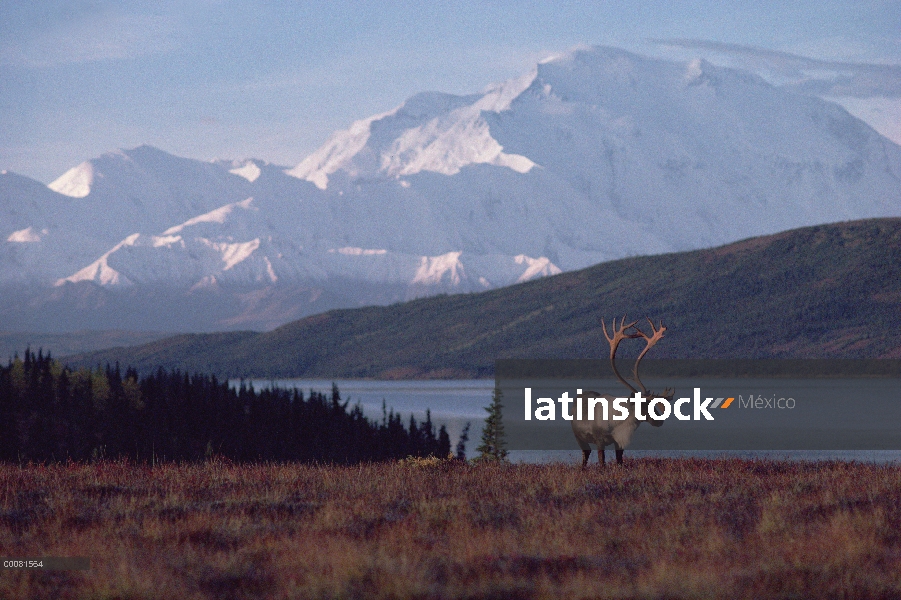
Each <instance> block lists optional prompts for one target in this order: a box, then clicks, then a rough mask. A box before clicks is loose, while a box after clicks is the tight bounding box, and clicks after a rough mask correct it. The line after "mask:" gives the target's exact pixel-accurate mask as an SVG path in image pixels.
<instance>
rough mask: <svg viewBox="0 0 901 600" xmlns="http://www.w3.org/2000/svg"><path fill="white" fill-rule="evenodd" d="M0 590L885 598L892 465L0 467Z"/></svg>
mask: <svg viewBox="0 0 901 600" xmlns="http://www.w3.org/2000/svg"><path fill="white" fill-rule="evenodd" d="M0 549H2V550H0V554H2V555H3V556H4V557H17V556H22V557H24V556H87V557H89V558H90V560H91V568H90V570H89V571H57V572H25V571H8V570H7V571H2V572H0V597H2V598H356V597H365V598H368V597H376V598H380V597H382V598H486V597H495V598H558V599H559V598H596V597H604V598H617V597H628V598H634V597H648V598H658V597H666V598H692V597H704V598H707V597H721V598H761V597H792V598H794V597H798V598H804V597H855V598H858V597H860V598H866V597H873V598H889V597H899V596H901V466H899V465H889V466H879V465H871V464H855V463H842V462H825V463H824V462H817V463H813V462H769V461H743V460H653V459H639V460H630V461H627V462H626V464H625V465H624V466H621V467H620V466H608V467H607V468H598V467H596V466H592V467H589V468H587V469H585V470H582V469H580V468H578V467H576V466H573V465H562V464H558V465H509V464H478V465H469V464H465V463H462V462H457V461H437V460H434V459H432V460H417V461H402V462H393V463H382V464H371V465H363V466H355V467H333V466H309V465H296V464H261V465H232V464H230V463H226V462H221V461H212V462H207V463H196V464H182V465H163V466H155V467H151V466H136V465H132V464H127V463H98V464H71V465H67V466H65V465H60V466H24V467H22V466H14V465H6V466H0Z"/></svg>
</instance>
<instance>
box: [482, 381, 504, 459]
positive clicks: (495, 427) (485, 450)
mask: <svg viewBox="0 0 901 600" xmlns="http://www.w3.org/2000/svg"><path fill="white" fill-rule="evenodd" d="M501 396H502V394H501V391H500V390H499V389H497V388H494V392H492V394H491V404H489V405H488V406H486V407H485V411H486V412H487V413H488V416H487V417H486V418H485V428H484V429H483V430H482V444H481V445H480V446H479V447H478V448H476V451H477V452H478V453H479V457H478V460H496V461H502V460H507V448H506V446H507V444H506V442H505V441H504V423H503V420H502V418H501V417H502V415H501V409H502V408H503V404H502V403H501Z"/></svg>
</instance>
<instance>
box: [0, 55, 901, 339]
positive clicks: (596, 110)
mask: <svg viewBox="0 0 901 600" xmlns="http://www.w3.org/2000/svg"><path fill="white" fill-rule="evenodd" d="M898 215H901V147H899V146H897V145H896V144H894V143H893V142H891V141H889V140H888V139H886V138H884V137H882V136H880V135H879V134H878V133H877V132H875V131H874V130H873V129H871V128H870V127H869V126H867V125H866V124H865V123H863V122H862V121H859V120H858V119H856V118H854V117H852V116H851V115H849V114H848V113H847V112H846V111H845V110H844V109H843V108H841V107H840V106H838V105H836V104H831V103H829V102H826V101H823V100H820V99H817V98H812V97H808V96H801V95H796V94H793V93H790V92H787V91H785V90H782V89H779V88H776V87H773V86H771V85H769V84H768V83H766V82H765V81H764V80H762V79H760V78H759V77H757V76H755V75H752V74H749V73H746V72H742V71H737V70H733V69H727V68H722V67H717V66H714V65H712V64H710V63H707V62H705V61H704V60H700V59H699V60H695V61H691V62H687V63H678V62H670V61H665V60H659V59H650V58H645V57H641V56H637V55H634V54H630V53H627V52H625V51H621V50H617V49H612V48H585V49H578V50H574V51H572V52H570V53H567V54H565V55H561V56H558V57H555V58H552V59H549V60H546V61H544V62H542V63H541V64H539V65H537V67H536V69H535V70H533V71H532V72H531V73H528V74H526V75H524V76H523V77H520V78H517V79H513V80H510V81H507V82H504V83H501V84H498V85H496V86H493V87H491V88H489V89H487V90H485V91H484V92H482V93H479V94H473V95H469V96H454V95H449V94H441V93H437V92H429V93H422V94H417V95H416V96H413V97H412V98H410V99H409V100H408V101H406V102H405V103H404V104H403V105H401V106H399V107H397V108H396V109H394V110H392V111H389V112H386V113H382V114H379V115H376V116H373V117H370V118H367V119H363V120H361V121H357V122H356V123H354V124H352V125H351V126H350V128H348V129H347V130H345V131H340V132H337V133H335V134H334V135H333V136H332V138H331V139H330V140H328V141H327V142H326V143H325V144H324V145H323V146H322V148H320V149H319V150H317V151H316V152H314V153H313V154H311V155H310V156H309V157H307V158H306V159H305V160H303V161H302V162H301V163H300V164H299V165H297V166H296V167H294V168H288V167H280V166H276V165H271V164H267V163H265V162H262V161H257V160H240V161H215V162H212V163H207V162H201V161H196V160H191V159H185V158H178V157H175V156H172V155H169V154H167V153H165V152H163V151H161V150H157V149H155V148H151V147H147V146H143V147H140V148H136V149H133V150H127V151H119V152H116V153H112V154H107V155H104V156H102V157H100V158H98V159H94V160H91V161H88V162H85V163H82V164H81V165H79V166H77V167H75V168H73V169H71V170H70V171H68V172H67V173H65V174H64V175H63V176H62V177H60V178H59V179H57V180H56V181H54V182H53V183H51V184H50V185H49V186H43V185H41V184H39V183H38V182H34V181H32V180H29V179H27V178H24V177H21V176H18V175H15V174H11V173H4V174H3V175H0V217H2V221H0V236H2V237H0V241H2V243H3V246H2V250H0V284H2V285H4V286H5V289H9V287H10V286H18V287H21V286H23V285H26V284H29V285H32V286H39V287H41V288H42V289H45V290H46V289H47V288H52V290H53V291H52V292H51V293H49V294H48V293H45V294H44V296H42V297H41V298H44V299H42V300H40V301H35V300H29V302H30V305H31V306H34V307H38V308H40V307H44V308H45V309H46V307H47V306H48V305H47V302H51V303H53V302H55V303H56V304H54V306H57V305H61V303H63V304H64V303H66V302H68V303H70V304H71V303H72V302H73V298H78V299H79V300H78V302H80V303H81V304H80V305H83V306H85V307H86V308H85V309H84V311H85V313H84V314H88V313H90V311H91V310H94V311H95V312H94V313H91V314H93V315H95V316H96V315H97V314H102V315H106V314H107V313H110V314H109V315H107V316H108V319H107V321H108V322H110V325H113V326H117V327H126V328H127V327H130V326H134V325H135V323H134V322H128V321H127V319H126V318H125V317H122V316H121V315H120V316H116V315H115V314H113V313H115V310H119V309H115V310H113V308H108V309H104V308H103V307H114V306H118V307H120V308H121V306H122V302H120V301H119V300H117V299H116V298H117V296H116V294H119V295H120V296H119V298H132V299H141V298H143V299H145V300H146V299H147V298H149V297H160V296H165V297H166V298H170V299H171V298H186V297H188V296H191V297H194V298H199V297H203V298H207V299H208V300H209V299H210V298H217V300H216V301H215V302H212V301H211V302H209V304H210V305H211V306H212V305H216V306H219V305H222V306H225V305H227V306H228V308H221V310H220V309H216V310H214V309H212V308H211V309H210V310H209V311H208V312H207V313H203V311H200V312H198V311H199V309H198V308H197V307H196V306H194V305H193V304H192V302H188V301H185V302H183V303H181V304H179V302H175V301H173V304H172V307H171V310H169V309H167V311H164V314H162V316H161V317H160V318H157V317H154V318H153V319H156V320H153V319H151V320H150V321H148V322H141V323H140V324H139V325H140V326H141V327H143V328H157V329H173V328H194V329H216V328H231V327H238V326H241V327H271V326H274V325H277V324H278V323H280V322H283V321H284V320H286V319H288V318H295V317H297V316H301V315H303V314H309V313H312V312H318V311H319V310H322V309H325V308H331V307H334V306H356V305H362V304H369V303H383V302H391V301H396V300H399V299H403V298H410V297H414V296H419V295H425V294H431V293H438V292H455V291H472V290H481V289H487V288H491V287H497V286H501V285H508V284H511V283H515V282H519V281H525V280H528V279H530V278H533V277H539V276H544V275H549V274H553V273H557V272H559V271H560V270H561V269H562V270H571V269H576V268H580V267H584V266H588V265H590V264H594V263H597V262H601V261H604V260H610V259H615V258H620V257H623V256H628V255H636V254H652V253H660V252H669V251H678V250H687V249H693V248H700V247H707V246H713V245H717V244H722V243H726V242H730V241H734V240H737V239H741V238H745V237H750V236H754V235H761V234H767V233H774V232H777V231H781V230H785V229H790V228H794V227H800V226H804V225H811V224H817V223H825V222H832V221H840V220H848V219H858V218H865V217H878V216H898ZM147 290H153V293H146V292H147ZM160 290H167V292H166V293H165V294H163V292H161V291H160ZM291 290H293V291H291ZM298 290H300V291H302V293H301V292H299V291H298ZM123 294H124V295H123ZM224 296H229V297H230V298H231V300H230V301H228V302H225V301H223V300H222V298H223V297H224ZM301 297H302V299H298V298H301ZM46 298H50V299H51V300H46ZM273 298H279V300H278V305H279V307H280V308H278V309H277V310H276V309H273V308H272V307H273V306H274V304H273V302H275V301H274V300H273ZM292 298H293V299H294V300H291V299H292ZM78 302H76V304H78ZM223 302H224V304H223ZM292 302H294V304H292ZM217 303H218V304H217ZM182 305H183V306H184V307H187V306H189V305H190V306H192V308H191V309H190V310H191V311H194V313H197V314H196V315H194V316H192V315H181V316H178V315H175V314H174V313H177V312H178V311H179V310H182V309H181V308H179V307H180V306H182ZM92 307H93V308H92ZM98 307H99V308H98ZM184 310H188V309H187V308H184ZM217 310H218V312H217ZM97 311H99V312H97ZM104 311H106V312H104ZM110 311H112V312H110ZM173 311H174V313H173ZM63 312H65V311H63ZM120 312H121V311H120ZM156 312H158V311H155V310H154V309H152V308H151V307H147V310H146V311H145V313H146V314H156ZM11 314H12V313H9V312H7V313H6V314H5V315H4V314H0V328H6V329H17V328H21V327H15V326H14V325H15V324H14V323H10V322H9V321H10V319H12V318H14V317H12V316H10V315H11ZM15 314H17V315H19V316H20V318H21V313H15ZM66 314H68V313H66ZM192 314H193V313H192ZM255 315H256V316H255ZM261 315H265V316H261ZM67 318H71V319H74V320H75V321H78V319H79V317H76V316H71V315H70V317H67ZM92 318H94V317H92ZM104 318H106V317H104ZM134 318H135V317H134V315H131V316H129V317H128V319H132V321H133V319H134ZM167 318H169V319H171V321H167ZM192 319H193V320H192ZM107 321H103V322H107ZM93 323H94V321H91V320H90V319H89V320H88V321H84V320H82V321H78V322H77V323H72V325H71V326H72V327H79V326H94V325H93ZM172 323H178V326H177V327H175V326H173V325H172Z"/></svg>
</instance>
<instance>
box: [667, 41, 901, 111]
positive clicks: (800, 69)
mask: <svg viewBox="0 0 901 600" xmlns="http://www.w3.org/2000/svg"><path fill="white" fill-rule="evenodd" d="M650 41H651V42H653V43H656V44H659V45H662V46H669V47H675V48H684V49H688V50H708V51H712V52H716V53H718V54H722V55H725V56H728V57H730V58H732V59H735V60H737V61H738V62H739V63H740V65H741V66H742V67H744V68H748V69H752V70H755V71H768V72H770V73H771V74H775V75H778V76H780V77H781V78H784V81H783V82H781V85H782V86H784V87H787V88H790V89H793V90H795V91H798V92H800V93H805V94H811V95H817V96H831V97H851V98H875V97H882V98H901V65H892V64H876V63H859V62H843V61H834V60H820V59H816V58H808V57H805V56H799V55H797V54H791V53H788V52H781V51H778V50H767V49H764V48H756V47H754V46H744V45H741V44H728V43H724V42H714V41H708V40H691V39H658V40H650Z"/></svg>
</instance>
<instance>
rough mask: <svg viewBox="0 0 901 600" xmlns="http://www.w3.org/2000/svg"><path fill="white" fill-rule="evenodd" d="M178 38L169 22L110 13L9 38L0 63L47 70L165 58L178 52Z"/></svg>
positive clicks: (175, 27) (0, 52)
mask: <svg viewBox="0 0 901 600" xmlns="http://www.w3.org/2000/svg"><path fill="white" fill-rule="evenodd" d="M178 34H179V27H178V25H177V24H176V22H175V21H174V20H173V19H172V18H170V17H166V16H157V15H141V14H123V13H118V12H110V11H105V12H100V13H94V14H91V15H89V16H81V17H79V18H77V19H74V20H71V21H67V22H61V23H55V24H53V25H51V26H49V27H47V28H45V29H41V30H38V31H34V32H30V34H29V35H27V36H16V37H17V38H18V39H16V37H14V38H13V39H8V40H7V41H6V42H4V43H2V44H0V64H3V65H7V66H17V67H30V68H42V67H52V66H57V65H62V64H69V63H87V62H94V61H105V60H124V59H132V58H137V57H140V56H146V55H150V54H163V53H166V52H170V51H172V50H175V49H176V48H178V47H179V42H178V39H179V37H180V36H179V35H178Z"/></svg>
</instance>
